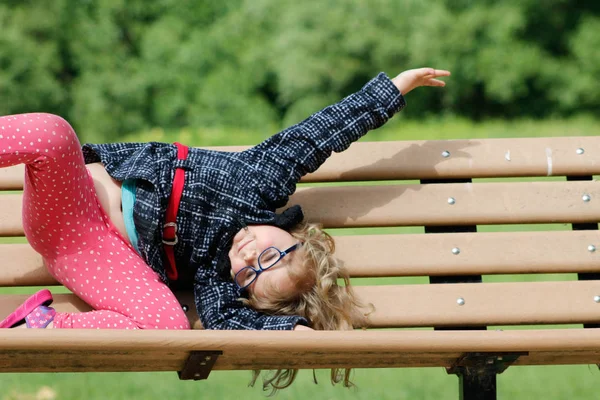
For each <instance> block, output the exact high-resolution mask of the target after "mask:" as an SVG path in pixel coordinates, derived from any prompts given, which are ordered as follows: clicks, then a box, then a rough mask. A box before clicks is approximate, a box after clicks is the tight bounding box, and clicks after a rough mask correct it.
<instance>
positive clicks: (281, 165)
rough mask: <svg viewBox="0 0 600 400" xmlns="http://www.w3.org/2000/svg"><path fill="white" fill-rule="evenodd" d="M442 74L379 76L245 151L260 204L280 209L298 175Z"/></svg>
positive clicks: (372, 126) (385, 118)
mask: <svg viewBox="0 0 600 400" xmlns="http://www.w3.org/2000/svg"><path fill="white" fill-rule="evenodd" d="M447 75H449V72H447V71H443V70H435V69H432V68H421V69H416V70H408V71H405V72H403V73H401V74H400V75H398V76H397V77H395V78H394V79H393V80H390V79H389V78H388V77H387V75H385V74H384V73H380V74H379V75H377V77H375V78H374V79H372V80H371V81H369V82H368V83H367V84H366V85H365V86H364V87H363V88H362V89H361V90H360V91H358V92H356V93H354V94H352V95H350V96H348V97H346V98H344V99H343V100H342V101H340V102H339V103H337V104H334V105H331V106H329V107H326V108H325V109H323V110H321V111H319V112H317V113H315V114H313V115H311V116H310V117H309V118H307V119H305V120H304V121H302V122H300V123H299V124H296V125H294V126H292V127H290V128H287V129H285V130H283V131H281V132H279V133H277V134H276V135H274V136H272V137H270V138H269V139H267V140H265V141H264V142H262V143H260V144H259V145H257V146H256V147H254V148H252V149H249V150H247V151H246V156H247V157H248V158H249V159H250V161H251V162H252V163H254V165H255V166H256V169H257V170H258V171H259V172H261V173H262V175H263V177H264V181H263V186H264V187H263V188H262V190H263V193H264V197H265V200H266V201H267V202H269V203H270V204H271V205H273V206H275V207H280V206H282V205H283V204H285V203H286V202H287V199H288V197H289V196H290V195H291V194H292V193H294V191H295V190H296V184H297V183H298V181H299V180H300V178H301V177H302V176H304V175H305V174H307V173H310V172H314V171H315V170H316V169H317V168H319V167H320V166H321V164H323V162H325V160H327V158H328V157H329V156H330V155H331V153H332V152H341V151H344V150H346V149H347V148H348V147H349V146H350V144H352V142H354V141H356V140H358V139H360V138H361V137H362V136H364V135H365V134H366V133H367V132H368V131H370V130H372V129H376V128H379V127H380V126H382V125H383V124H384V123H385V122H387V121H388V120H389V119H390V118H391V117H392V116H393V115H394V114H395V113H396V112H398V111H400V110H401V109H402V108H403V107H404V106H405V104H406V103H405V100H404V96H403V95H404V94H406V93H408V92H410V91H411V90H412V89H414V88H416V87H418V86H444V82H443V81H440V80H438V79H436V78H437V77H440V76H447Z"/></svg>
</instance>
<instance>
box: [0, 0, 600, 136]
mask: <svg viewBox="0 0 600 400" xmlns="http://www.w3.org/2000/svg"><path fill="white" fill-rule="evenodd" d="M599 4H600V3H597V2H576V1H575V0H549V1H546V2H544V4H543V6H541V4H540V2H539V1H535V0H500V1H491V0H485V1H483V0H479V1H474V0H432V1H428V2H422V1H418V0H371V1H359V0H324V1H320V2H310V3H306V2H297V1H292V0H280V1H277V2H274V1H270V0H228V1H226V2H213V1H208V0H202V1H177V0H156V1H153V2H147V1H144V0H130V1H125V0H97V1H81V0H55V1H53V2H49V3H47V2H35V1H14V0H11V1H4V2H2V4H0V29H1V30H2V33H3V34H2V35H0V36H1V37H0V114H9V113H18V112H29V111H39V110H42V111H48V112H55V113H58V114H61V115H63V116H65V117H66V118H67V119H68V120H69V121H70V122H72V124H73V125H74V126H75V128H76V130H77V131H78V132H79V134H80V136H82V138H83V139H84V140H87V141H111V140H117V139H118V138H119V137H120V136H121V135H123V134H125V133H129V132H138V131H143V130H148V129H151V128H153V127H156V126H160V127H162V128H164V129H168V130H171V129H180V128H183V127H208V128H219V127H230V128H243V129H251V130H260V129H265V128H267V127H272V126H277V127H282V126H287V125H290V124H293V123H296V122H298V121H300V120H301V119H303V118H305V117H306V116H308V115H309V114H311V113H312V112H315V111H317V110H319V109H320V108H322V107H324V106H326V105H328V104H330V103H332V102H334V101H337V100H339V99H340V98H342V97H343V96H345V95H347V94H349V93H351V92H352V91H355V90H357V89H359V88H360V87H361V86H362V85H363V84H364V83H366V81H367V80H368V79H369V78H371V77H372V76H374V75H375V74H376V73H377V72H379V71H382V70H383V71H386V72H387V73H388V74H390V75H395V74H397V73H399V72H401V71H402V70H403V69H406V68H413V67H418V66H424V65H429V66H435V67H438V68H445V69H449V70H451V71H452V73H453V76H452V77H451V78H449V79H448V82H449V84H448V86H447V87H446V88H445V89H444V90H417V91H415V92H413V93H411V94H410V98H409V103H410V107H409V109H407V112H406V114H407V115H408V116H409V117H415V118H416V117H419V118H421V117H423V116H427V115H440V114H442V115H458V116H462V117H466V118H471V119H484V118H490V117H494V118H509V119H510V118H520V117H529V118H540V117H565V116H570V115H573V114H578V113H581V112H585V113H591V112H595V111H596V110H597V109H598V107H600V90H599V89H600V81H599V80H598V79H597V77H598V72H600V71H599V69H600V62H599V61H600V60H599V57H600V56H599V55H598V54H600V53H599V52H598V51H597V49H598V47H599V45H600V43H599V42H600V5H599Z"/></svg>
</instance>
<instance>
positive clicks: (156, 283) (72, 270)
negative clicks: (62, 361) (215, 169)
mask: <svg viewBox="0 0 600 400" xmlns="http://www.w3.org/2000/svg"><path fill="white" fill-rule="evenodd" d="M19 163H25V164H26V170H25V186H24V192H23V227H24V229H25V235H26V236H27V238H28V240H29V242H30V244H31V245H32V247H33V248H34V249H35V250H36V251H38V252H39V253H40V254H41V255H42V256H43V257H44V260H45V261H46V264H47V266H48V270H49V271H50V273H51V274H52V275H53V276H54V277H55V278H56V279H57V280H58V281H59V282H61V283H62V284H63V285H64V286H66V287H67V288H68V289H70V290H71V291H73V292H74V293H75V294H76V295H78V296H79V297H80V298H81V299H82V300H84V301H85V302H87V303H88V304H89V305H91V306H92V307H93V308H94V309H96V310H97V311H92V312H89V313H76V314H67V313H57V315H56V317H55V320H54V327H55V328H142V329H144V328H147V329H148V328H150V329H151V328H154V329H189V323H188V320H187V318H186V317H185V314H184V312H183V310H182V309H181V307H180V306H179V303H178V302H177V299H176V298H175V296H174V295H173V293H172V292H171V291H170V290H169V288H168V287H167V286H166V285H165V284H164V283H163V282H162V281H161V280H160V278H159V277H158V275H157V274H156V273H155V272H154V271H152V269H151V268H150V267H149V266H148V265H146V264H145V263H144V261H143V260H142V259H141V258H140V257H139V256H138V255H137V253H136V252H135V251H134V250H133V249H132V248H131V247H130V246H129V245H128V244H127V243H126V242H125V241H124V240H123V238H122V237H121V236H120V234H119V233H118V232H117V231H116V229H115V228H114V227H113V226H112V224H111V222H110V220H109V218H108V216H107V215H106V213H105V212H104V210H103V209H102V207H101V206H100V203H99V201H98V199H97V197H96V192H95V189H94V185H93V183H92V181H91V178H90V176H89V175H88V172H87V169H86V167H85V164H84V161H83V155H82V153H81V146H80V144H79V140H78V139H77V137H76V135H75V132H74V131H73V129H72V128H71V126H70V125H69V124H68V123H67V122H66V121H65V120H63V119H62V118H60V117H57V116H54V115H50V114H22V115H14V116H8V117H0V167H5V166H9V165H15V164H19Z"/></svg>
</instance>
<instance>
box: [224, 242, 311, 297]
mask: <svg viewBox="0 0 600 400" xmlns="http://www.w3.org/2000/svg"><path fill="white" fill-rule="evenodd" d="M301 245H302V244H301V243H296V244H295V245H293V246H292V247H290V248H289V249H287V250H284V251H281V250H279V249H278V248H277V247H269V248H267V249H265V250H264V251H263V252H262V253H260V255H259V256H258V260H257V261H258V269H256V268H254V267H252V266H247V267H244V268H242V269H240V270H239V271H238V272H237V274H235V277H234V278H233V280H234V281H235V284H236V285H237V287H238V288H240V289H246V288H247V287H248V286H250V285H251V284H252V282H254V281H255V280H256V278H258V276H259V275H260V274H262V273H263V272H264V271H266V270H268V269H269V268H271V267H272V266H273V265H275V264H277V263H278V262H279V261H280V260H281V259H282V258H283V257H285V256H286V255H287V254H290V253H291V252H292V251H294V250H296V249H298V248H299V247H300V246H301Z"/></svg>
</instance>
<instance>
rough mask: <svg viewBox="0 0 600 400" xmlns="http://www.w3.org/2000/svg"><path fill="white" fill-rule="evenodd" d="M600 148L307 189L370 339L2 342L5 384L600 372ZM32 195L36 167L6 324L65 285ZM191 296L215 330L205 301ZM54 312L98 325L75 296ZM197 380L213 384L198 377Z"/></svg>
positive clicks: (521, 146)
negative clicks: (46, 247)
mask: <svg viewBox="0 0 600 400" xmlns="http://www.w3.org/2000/svg"><path fill="white" fill-rule="evenodd" d="M599 148H600V138H597V137H556V138H517V139H477V140H439V141H400V142H360V143H355V144H353V145H352V146H351V147H350V149H349V150H348V151H346V152H344V153H341V154H335V155H333V156H332V157H331V158H330V159H329V160H328V161H327V162H326V163H325V164H324V165H323V167H322V168H320V169H319V170H318V171H317V172H315V173H313V174H310V175H308V176H306V177H305V178H304V179H303V180H302V183H301V184H300V186H299V188H298V190H297V192H296V193H295V194H294V195H293V196H292V198H291V200H290V202H289V204H288V205H292V204H301V205H302V206H303V209H304V211H305V214H306V215H307V217H308V218H309V220H312V221H319V222H321V223H323V225H324V226H325V227H326V228H328V229H329V230H330V232H331V233H332V234H333V235H334V236H335V238H336V244H337V254H338V255H339V257H340V258H341V259H342V260H343V261H344V262H345V264H346V265H347V267H348V269H349V271H350V274H351V276H352V281H353V283H354V284H355V289H356V292H357V293H358V295H359V296H360V298H361V299H362V300H363V301H364V302H365V303H370V304H372V305H373V306H374V311H373V312H372V313H371V314H370V322H369V323H370V326H369V328H370V329H367V330H355V331H350V332H272V331H263V332H256V331H255V332H239V331H238V332H236V331H203V330H199V329H196V330H193V331H186V332H181V331H119V330H99V331H86V330H48V331H37V330H1V331H0V366H1V368H0V370H1V371H4V372H33V371H36V372H40V371H57V372H59V371H165V370H166V371H183V375H182V376H183V377H184V378H185V377H190V378H192V379H198V378H204V377H206V375H207V374H208V372H210V369H211V368H213V369H216V370H238V369H250V370H254V369H277V368H301V369H303V368H331V367H353V368H396V367H445V368H446V369H447V371H448V372H450V373H456V374H458V375H459V377H460V378H461V382H462V380H464V379H467V380H468V382H465V383H464V385H467V386H468V385H471V387H475V388H477V387H478V386H477V385H482V384H485V385H488V386H489V385H491V384H493V385H495V374H497V373H501V372H502V371H503V370H504V369H505V368H507V367H508V366H510V365H552V364H556V365H558V364H600V232H599V231H598V221H600V183H599V182H598V181H597V179H595V178H596V176H597V175H600V152H598V151H597V149H599ZM213 149H216V150H224V151H239V150H243V149H244V147H227V148H213ZM22 184H23V167H21V166H19V167H11V168H7V169H3V170H0V189H2V190H4V191H5V192H6V194H3V195H1V196H0V236H2V237H5V238H4V239H2V242H1V243H0V259H2V260H3V268H1V269H0V288H5V289H0V315H7V314H8V313H10V312H11V311H12V310H13V309H14V308H15V307H16V306H18V305H19V304H20V303H21V302H22V301H23V300H24V299H25V298H26V297H27V296H28V295H27V294H25V293H31V292H33V291H34V290H35V289H34V288H35V287H39V286H44V287H48V286H56V285H58V283H57V282H56V281H55V280H54V279H53V278H52V276H50V275H49V274H48V273H47V272H46V270H45V269H44V267H43V263H42V260H41V257H40V256H39V255H37V254H36V253H35V252H34V251H33V250H32V249H31V248H30V247H29V245H27V244H26V243H25V242H24V241H23V239H22V236H23V228H22V225H21V218H20V212H21V211H20V210H21V196H22V195H21V193H20V192H19V191H20V190H21V189H22ZM15 238H17V239H15ZM19 238H21V239H19ZM16 288H19V289H16ZM25 288H31V289H25ZM58 292H60V290H59V291H58ZM63 292H64V290H63ZM17 293H18V294H17ZM177 295H178V298H179V299H180V302H181V303H182V304H186V305H188V306H190V307H189V308H190V310H189V311H188V317H189V318H190V321H191V322H192V326H193V327H194V328H201V324H200V322H199V321H198V318H197V317H196V315H195V314H196V313H195V310H194V307H193V301H192V297H191V294H190V293H178V294H177ZM54 304H55V306H56V309H57V310H58V311H87V310H90V307H89V306H88V305H87V304H85V303H84V302H82V301H81V300H80V299H78V298H77V297H76V296H74V295H73V294H70V293H59V294H57V295H56V296H55V303H54ZM40 355H47V356H45V357H40ZM203 360H204V361H203ZM202 363H204V364H202ZM213 363H214V365H212V364H213ZM192 364H194V365H195V364H202V365H203V366H204V367H205V368H204V369H203V372H202V373H201V374H200V375H197V374H198V372H193V373H192V375H191V376H190V375H189V374H188V372H189V370H190V365H192ZM472 367H476V368H477V371H478V372H477V373H478V374H479V375H477V376H479V377H481V376H489V375H490V374H491V375H493V377H494V380H493V383H489V382H491V381H489V380H485V379H483V380H482V379H471V378H470V377H469V374H465V371H466V369H468V368H472ZM191 370H192V371H196V369H194V368H191ZM185 371H188V372H185ZM207 371H208V372H207ZM482 382H484V383H482ZM464 385H463V384H461V387H463V386H464ZM473 385H474V386H473ZM479 387H480V386H479ZM488 389H489V388H487V387H486V388H485V390H488Z"/></svg>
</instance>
